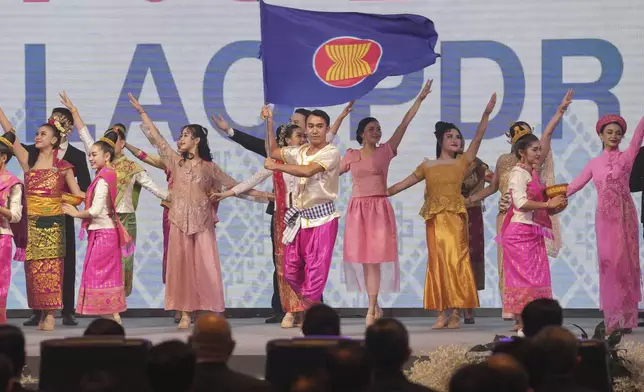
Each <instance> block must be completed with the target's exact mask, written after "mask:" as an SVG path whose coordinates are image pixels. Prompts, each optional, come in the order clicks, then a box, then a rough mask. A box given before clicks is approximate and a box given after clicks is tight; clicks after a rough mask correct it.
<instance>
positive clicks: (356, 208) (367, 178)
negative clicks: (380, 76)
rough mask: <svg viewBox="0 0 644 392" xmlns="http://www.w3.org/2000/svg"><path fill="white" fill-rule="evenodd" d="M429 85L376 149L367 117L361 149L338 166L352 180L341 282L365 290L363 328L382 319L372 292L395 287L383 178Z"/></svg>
mask: <svg viewBox="0 0 644 392" xmlns="http://www.w3.org/2000/svg"><path fill="white" fill-rule="evenodd" d="M431 86H432V81H431V80H430V81H428V82H427V83H426V84H425V87H424V88H423V90H422V91H421V92H420V95H419V96H418V98H416V101H415V102H414V104H413V105H412V107H411V108H410V109H409V111H408V112H407V114H406V115H405V117H404V118H403V120H402V122H401V123H400V125H399V126H398V128H396V131H395V132H394V134H393V135H392V136H391V138H390V139H389V140H388V141H386V142H385V143H382V144H380V145H378V144H379V143H380V138H381V137H382V131H381V129H380V123H378V120H376V119H375V118H373V117H367V118H363V119H362V120H360V123H359V124H358V130H357V131H356V140H357V141H358V143H360V144H361V145H362V148H361V149H359V150H353V149H349V150H348V151H347V153H346V154H345V156H344V158H343V159H342V161H341V162H340V174H343V173H346V172H347V171H351V177H352V178H353V188H352V191H351V199H350V200H349V206H348V207H347V217H346V223H345V225H346V226H345V230H344V273H345V283H346V285H347V288H348V289H349V290H354V291H366V292H367V295H368V296H369V309H368V310H367V317H366V324H367V326H369V325H371V324H373V322H374V321H375V320H376V319H378V318H380V317H382V310H381V309H380V306H379V305H378V294H379V293H380V292H397V291H398V290H399V289H400V271H399V267H398V236H397V230H396V217H395V215H394V210H393V208H392V207H391V203H390V202H389V199H388V197H387V174H388V172H389V164H390V162H391V160H392V159H393V158H394V157H395V156H396V153H397V150H398V146H399V145H400V142H401V141H402V138H403V136H404V135H405V132H406V131H407V127H408V126H409V124H410V123H411V121H412V120H413V119H414V117H415V116H416V113H417V112H418V109H419V108H420V105H421V103H422V102H423V100H424V99H425V98H427V95H429V93H430V91H431Z"/></svg>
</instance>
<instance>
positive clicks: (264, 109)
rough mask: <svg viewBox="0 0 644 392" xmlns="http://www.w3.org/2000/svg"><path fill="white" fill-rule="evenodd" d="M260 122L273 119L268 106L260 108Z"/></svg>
mask: <svg viewBox="0 0 644 392" xmlns="http://www.w3.org/2000/svg"><path fill="white" fill-rule="evenodd" d="M260 116H261V117H262V120H264V121H266V120H267V119H269V118H273V111H272V110H271V108H270V107H269V106H268V105H264V106H262V113H261V114H260Z"/></svg>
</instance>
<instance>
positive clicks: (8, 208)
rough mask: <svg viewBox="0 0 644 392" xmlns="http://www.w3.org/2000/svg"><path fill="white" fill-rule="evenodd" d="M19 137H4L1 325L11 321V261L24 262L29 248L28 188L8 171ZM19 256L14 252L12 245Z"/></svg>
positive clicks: (0, 155) (0, 157)
mask: <svg viewBox="0 0 644 392" xmlns="http://www.w3.org/2000/svg"><path fill="white" fill-rule="evenodd" d="M15 140H16V137H15V135H14V134H13V133H11V132H8V133H5V134H4V135H2V136H0V324H4V323H6V322H7V314H6V310H7V295H8V294H9V287H10V286H11V260H12V259H13V260H16V261H24V260H25V248H26V246H27V211H26V208H27V203H26V200H25V190H24V185H23V184H22V182H21V181H20V180H19V179H18V177H16V176H14V175H13V174H11V173H10V172H9V171H8V170H7V162H9V160H10V159H11V158H12V157H13V143H14V141H15ZM12 242H14V243H15V244H16V253H15V255H13V253H12V252H11V250H12V246H11V243H12Z"/></svg>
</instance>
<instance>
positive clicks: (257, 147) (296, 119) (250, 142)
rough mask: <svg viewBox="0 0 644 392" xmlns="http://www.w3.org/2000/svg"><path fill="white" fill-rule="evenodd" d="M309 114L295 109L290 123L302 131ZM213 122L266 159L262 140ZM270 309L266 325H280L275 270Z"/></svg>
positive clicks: (270, 207)
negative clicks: (271, 313) (270, 313)
mask: <svg viewBox="0 0 644 392" xmlns="http://www.w3.org/2000/svg"><path fill="white" fill-rule="evenodd" d="M310 113H311V111H310V110H307V109H302V108H300V109H296V110H295V112H293V114H292V115H291V119H290V122H291V123H292V124H295V125H297V126H298V127H300V128H302V129H305V128H306V127H305V125H306V117H307V116H308V115H309V114H310ZM215 120H218V121H217V122H216V123H217V127H218V128H219V129H220V130H221V131H223V132H225V133H226V135H227V136H228V137H229V138H230V140H232V141H234V142H235V143H237V144H239V145H240V146H242V147H244V148H245V149H246V150H248V151H252V152H254V153H255V154H258V155H260V156H262V157H264V158H266V146H265V142H264V139H260V138H258V137H255V136H252V135H249V134H247V133H245V132H242V131H240V130H237V129H233V128H230V127H229V125H228V122H227V121H225V120H224V119H223V118H219V119H217V118H216V117H215ZM274 210H275V203H274V202H272V201H271V202H269V203H268V207H267V208H266V213H267V214H269V215H271V244H273V236H274V235H275V233H274V231H273V227H274V226H273V223H274V222H273V219H274V218H273V211H274ZM275 263H276V260H275V249H273V267H275ZM322 301H323V298H320V302H322ZM271 308H273V315H272V316H271V317H269V318H268V319H266V323H268V324H273V323H275V324H277V323H280V322H281V321H282V318H283V317H284V309H282V302H281V299H280V291H279V286H278V283H277V269H275V270H274V271H273V297H272V298H271Z"/></svg>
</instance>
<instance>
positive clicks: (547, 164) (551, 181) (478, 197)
mask: <svg viewBox="0 0 644 392" xmlns="http://www.w3.org/2000/svg"><path fill="white" fill-rule="evenodd" d="M572 98H573V90H568V92H567V93H566V95H565V96H564V97H563V99H562V100H561V103H560V104H559V108H558V109H557V112H556V113H555V114H554V116H553V117H552V118H551V119H550V121H549V122H548V124H547V125H546V127H545V128H544V130H543V134H542V135H541V140H540V143H541V158H540V161H539V163H538V170H539V173H540V178H541V181H543V183H544V184H545V185H546V186H552V185H555V176H554V161H553V158H552V151H551V149H550V145H551V141H552V134H553V133H554V131H555V129H556V128H557V125H559V123H560V122H561V119H562V118H563V116H564V114H565V113H566V110H567V109H568V106H570V104H571V103H572ZM518 131H521V132H524V131H529V132H530V133H532V128H531V127H530V125H529V124H528V123H526V122H524V121H517V122H515V123H512V124H511V125H510V129H509V131H508V132H507V133H506V135H507V137H508V142H509V143H511V140H512V138H513V136H514V134H515V132H518ZM518 162H519V160H518V159H517V157H516V155H515V153H514V151H511V152H509V153H507V154H503V155H501V156H500V157H499V159H498V160H497V162H496V167H495V171H494V176H493V178H492V183H491V184H490V185H489V186H487V187H486V188H485V189H483V190H481V191H479V192H476V193H474V194H472V195H470V196H469V197H468V198H467V199H466V204H467V205H471V204H476V203H479V202H481V201H482V200H484V199H485V198H487V197H488V196H490V195H493V194H494V193H495V192H496V191H497V190H498V191H500V193H501V198H500V199H499V213H498V215H497V217H496V233H497V236H498V235H500V234H501V226H502V225H503V221H504V220H505V215H506V214H507V212H508V208H509V207H510V204H509V194H508V184H509V178H510V171H511V170H512V169H513V168H514V167H515V166H516V164H517V163H518ZM550 218H551V222H552V234H553V238H552V239H550V238H546V248H547V249H548V255H549V256H550V257H557V255H558V254H559V250H560V249H561V231H560V223H559V217H558V216H557V215H553V216H551V217H550ZM496 249H497V266H498V274H499V293H500V296H501V298H503V282H504V279H503V248H502V247H501V246H497V248H496ZM502 317H503V318H504V319H506V320H512V319H514V316H513V315H512V313H509V312H506V311H505V310H503V315H502ZM519 328H520V326H519V321H518V320H515V324H514V326H513V327H512V331H518V330H519Z"/></svg>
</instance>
